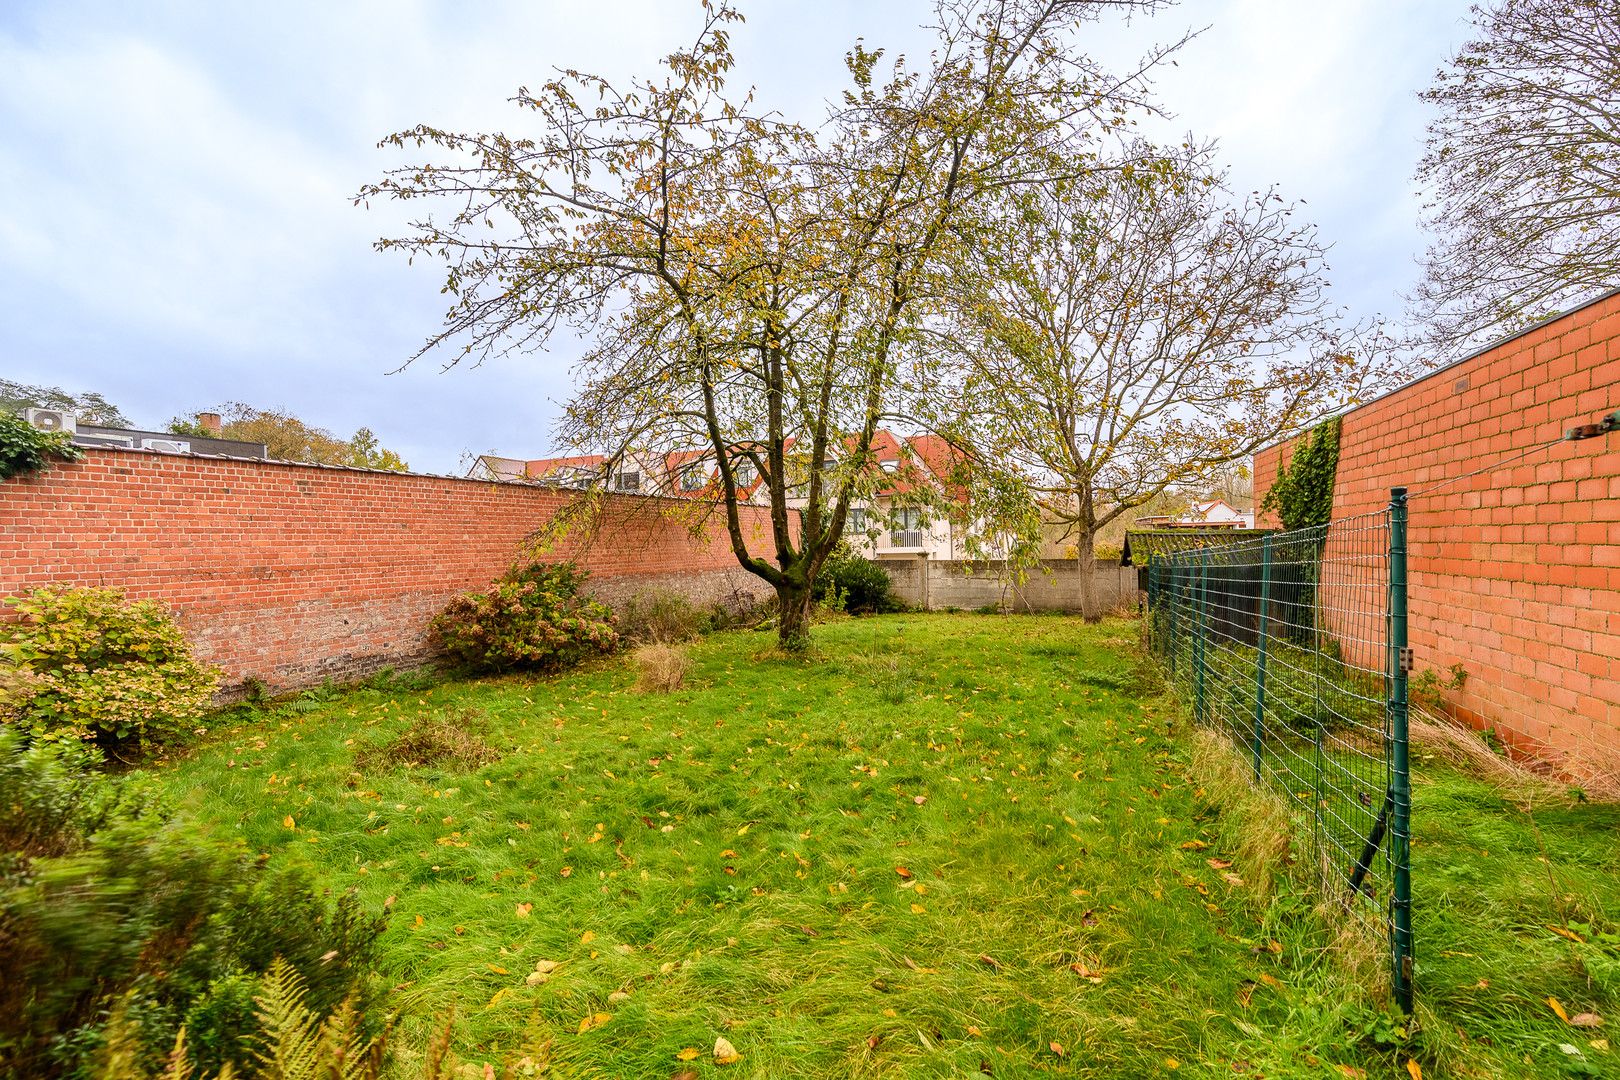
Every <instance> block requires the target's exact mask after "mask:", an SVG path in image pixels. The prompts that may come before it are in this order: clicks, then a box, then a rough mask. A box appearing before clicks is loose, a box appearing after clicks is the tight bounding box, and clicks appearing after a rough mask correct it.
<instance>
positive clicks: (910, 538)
mask: <svg viewBox="0 0 1620 1080" xmlns="http://www.w3.org/2000/svg"><path fill="white" fill-rule="evenodd" d="M889 546H890V547H897V548H920V547H922V546H923V532H922V530H921V529H902V530H899V531H897V532H891V533H890V534H889Z"/></svg>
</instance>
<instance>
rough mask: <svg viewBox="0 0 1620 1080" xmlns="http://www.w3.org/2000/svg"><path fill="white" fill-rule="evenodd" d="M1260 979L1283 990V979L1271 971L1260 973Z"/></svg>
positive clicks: (1274, 988)
mask: <svg viewBox="0 0 1620 1080" xmlns="http://www.w3.org/2000/svg"><path fill="white" fill-rule="evenodd" d="M1260 981H1261V982H1263V983H1265V984H1266V985H1267V986H1269V987H1271V988H1272V989H1273V990H1281V989H1282V988H1283V984H1282V980H1281V979H1279V978H1277V976H1275V975H1272V974H1270V973H1269V972H1264V971H1262V972H1261V973H1260Z"/></svg>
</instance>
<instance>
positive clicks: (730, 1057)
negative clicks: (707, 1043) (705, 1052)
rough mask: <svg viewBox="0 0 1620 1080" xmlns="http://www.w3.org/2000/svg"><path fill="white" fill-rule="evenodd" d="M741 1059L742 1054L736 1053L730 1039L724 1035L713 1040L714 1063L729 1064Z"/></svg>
mask: <svg viewBox="0 0 1620 1080" xmlns="http://www.w3.org/2000/svg"><path fill="white" fill-rule="evenodd" d="M741 1060H742V1055H741V1054H739V1053H737V1048H736V1047H735V1046H732V1045H731V1040H729V1039H727V1038H726V1037H725V1036H724V1035H721V1036H720V1037H719V1038H717V1039H715V1040H714V1063H715V1064H716V1065H730V1064H732V1063H733V1062H736V1061H741Z"/></svg>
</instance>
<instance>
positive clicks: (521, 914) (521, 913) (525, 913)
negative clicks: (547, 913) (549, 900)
mask: <svg viewBox="0 0 1620 1080" xmlns="http://www.w3.org/2000/svg"><path fill="white" fill-rule="evenodd" d="M533 910H534V905H533V904H519V905H518V906H517V917H518V918H520V919H527V918H528V917H529V912H531V911H533Z"/></svg>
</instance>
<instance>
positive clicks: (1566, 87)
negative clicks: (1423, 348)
mask: <svg viewBox="0 0 1620 1080" xmlns="http://www.w3.org/2000/svg"><path fill="white" fill-rule="evenodd" d="M1472 11H1473V22H1474V30H1475V36H1474V37H1473V38H1472V39H1471V40H1470V41H1469V42H1468V43H1467V44H1465V45H1463V46H1462V48H1461V49H1460V50H1458V52H1457V54H1456V55H1455V56H1454V57H1452V58H1451V60H1450V62H1449V63H1447V65H1446V66H1445V67H1443V68H1441V69H1440V71H1439V72H1438V73H1437V74H1436V75H1435V81H1434V85H1433V86H1431V87H1430V88H1429V89H1428V90H1427V91H1425V92H1424V94H1423V99H1424V100H1425V101H1427V102H1428V103H1429V104H1431V105H1433V106H1434V107H1435V110H1436V114H1435V117H1434V119H1433V121H1432V122H1431V123H1430V124H1429V132H1428V141H1427V144H1426V147H1425V152H1424V155H1423V159H1422V162H1421V163H1420V165H1419V167H1418V176H1417V178H1418V182H1419V183H1420V184H1421V185H1422V188H1423V191H1424V194H1425V197H1426V200H1427V204H1426V205H1427V216H1426V219H1425V225H1426V226H1427V227H1428V229H1429V230H1430V231H1431V232H1432V233H1433V236H1434V239H1433V242H1432V243H1431V245H1430V247H1429V249H1428V252H1427V254H1426V256H1425V258H1424V277H1423V281H1422V283H1421V284H1420V286H1419V287H1418V289H1417V292H1416V294H1415V296H1414V297H1413V308H1414V315H1415V316H1416V317H1417V319H1418V320H1419V321H1420V323H1421V326H1422V328H1423V332H1424V333H1425V335H1426V336H1427V338H1428V342H1429V344H1430V345H1431V346H1432V347H1433V348H1434V349H1435V351H1436V353H1437V355H1438V356H1439V357H1440V358H1445V357H1447V356H1455V355H1459V354H1461V353H1463V352H1466V351H1468V350H1470V349H1472V348H1475V347H1478V346H1481V345H1483V344H1485V343H1486V342H1487V341H1489V340H1490V339H1492V338H1495V337H1498V336H1501V335H1503V334H1506V333H1510V332H1512V331H1514V330H1516V329H1518V328H1520V327H1522V326H1524V325H1527V324H1529V323H1532V322H1535V321H1537V320H1540V319H1543V318H1546V317H1548V316H1551V315H1554V314H1557V313H1558V312H1560V311H1563V310H1565V309H1567V308H1569V307H1570V306H1572V305H1574V304H1575V303H1578V302H1580V301H1582V300H1584V299H1587V298H1589V297H1590V296H1592V295H1593V294H1595V293H1597V292H1599V291H1601V290H1605V289H1610V288H1613V287H1614V286H1615V284H1616V282H1620V245H1616V243H1615V238H1616V237H1617V236H1620V7H1617V6H1616V5H1615V4H1614V3H1613V0H1497V2H1494V3H1489V4H1479V5H1476V6H1475V7H1474V8H1473V9H1472Z"/></svg>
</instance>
